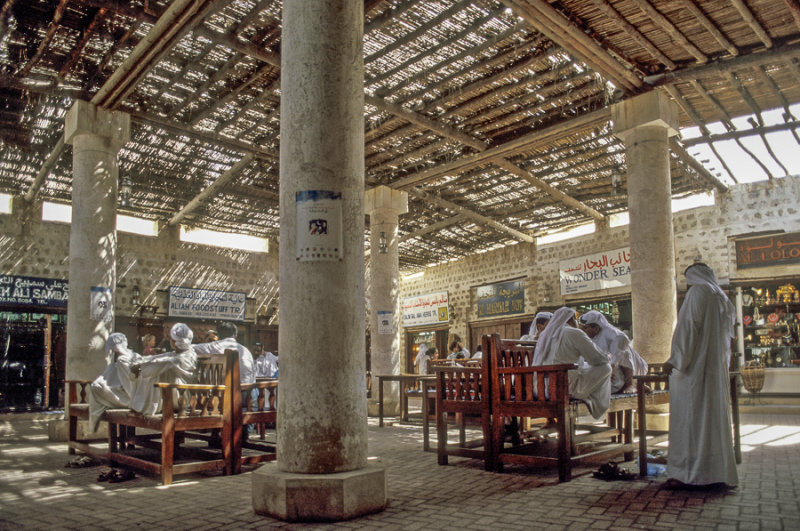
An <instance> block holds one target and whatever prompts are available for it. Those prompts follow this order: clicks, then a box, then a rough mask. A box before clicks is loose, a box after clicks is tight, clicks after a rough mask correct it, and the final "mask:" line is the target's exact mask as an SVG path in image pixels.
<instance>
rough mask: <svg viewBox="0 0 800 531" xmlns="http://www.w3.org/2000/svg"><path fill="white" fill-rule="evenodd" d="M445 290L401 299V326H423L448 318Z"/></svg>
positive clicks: (445, 320)
mask: <svg viewBox="0 0 800 531" xmlns="http://www.w3.org/2000/svg"><path fill="white" fill-rule="evenodd" d="M448 306H449V303H448V298H447V292H446V291H439V292H436V293H428V294H427V295H417V296H416V297H407V298H405V299H403V326H404V327H409V326H423V325H430V324H437V323H441V322H447V321H448V320H450V315H449V312H448V311H447V308H448Z"/></svg>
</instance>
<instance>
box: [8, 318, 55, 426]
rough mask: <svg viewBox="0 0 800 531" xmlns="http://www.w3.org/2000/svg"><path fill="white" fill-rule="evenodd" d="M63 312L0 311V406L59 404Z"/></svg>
mask: <svg viewBox="0 0 800 531" xmlns="http://www.w3.org/2000/svg"><path fill="white" fill-rule="evenodd" d="M65 364H66V316H65V315H63V314H38V313H17V312H0V410H3V411H28V410H37V409H44V408H48V407H54V408H55V407H63V404H64V395H63V389H64V374H65Z"/></svg>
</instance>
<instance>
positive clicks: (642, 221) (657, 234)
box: [612, 91, 678, 363]
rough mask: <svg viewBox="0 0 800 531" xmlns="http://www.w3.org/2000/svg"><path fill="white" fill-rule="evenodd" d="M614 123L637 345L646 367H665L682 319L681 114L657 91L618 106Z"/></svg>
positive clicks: (634, 333)
mask: <svg viewBox="0 0 800 531" xmlns="http://www.w3.org/2000/svg"><path fill="white" fill-rule="evenodd" d="M612 118H613V121H614V133H615V134H616V135H617V136H618V137H619V138H621V139H622V140H623V142H625V156H626V160H627V166H628V210H629V212H630V226H629V227H630V228H629V231H630V246H631V299H632V306H633V339H634V341H635V344H636V350H637V351H638V352H639V353H640V354H641V355H642V357H643V358H644V359H645V360H646V361H648V362H651V363H660V362H663V361H666V359H667V358H668V357H669V352H670V345H671V341H672V331H673V329H674V327H675V321H676V318H677V310H676V298H675V297H676V288H675V247H674V235H673V226H672V186H671V181H670V163H669V137H670V136H673V135H676V134H678V110H677V107H676V106H675V105H674V104H673V103H672V102H671V101H670V100H669V99H668V98H667V97H666V96H665V95H664V94H662V93H661V91H652V92H648V93H646V94H642V95H640V96H636V97H635V98H632V99H629V100H626V101H623V102H621V103H618V104H616V105H615V106H614V107H613V108H612Z"/></svg>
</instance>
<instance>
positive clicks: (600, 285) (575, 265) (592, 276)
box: [558, 247, 633, 339]
mask: <svg viewBox="0 0 800 531" xmlns="http://www.w3.org/2000/svg"><path fill="white" fill-rule="evenodd" d="M558 268H559V279H560V284H561V296H562V297H563V298H564V304H565V306H569V307H571V308H574V309H575V311H576V312H577V314H578V316H579V317H580V316H581V315H583V314H585V313H586V312H588V311H590V310H597V311H599V312H600V313H602V314H603V315H605V317H606V319H608V321H609V322H610V323H611V324H613V325H614V326H616V327H617V328H619V329H620V330H623V331H624V332H625V333H627V334H628V336H629V337H631V339H633V337H632V333H633V311H632V305H631V252H630V248H629V247H623V248H620V249H614V250H611V251H603V252H600V253H595V254H591V255H585V256H579V257H576V258H570V259H567V260H562V261H560V262H559V264H558Z"/></svg>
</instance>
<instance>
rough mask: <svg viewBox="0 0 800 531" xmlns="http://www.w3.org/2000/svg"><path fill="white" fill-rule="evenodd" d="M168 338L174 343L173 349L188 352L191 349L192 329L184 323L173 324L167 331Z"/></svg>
mask: <svg viewBox="0 0 800 531" xmlns="http://www.w3.org/2000/svg"><path fill="white" fill-rule="evenodd" d="M169 336H170V337H171V338H172V340H173V341H175V347H177V349H178V350H188V349H190V348H191V347H192V338H194V333H193V332H192V329H191V328H189V327H188V326H186V325H185V324H184V323H175V325H174V326H173V327H172V329H171V330H170V331H169Z"/></svg>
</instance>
